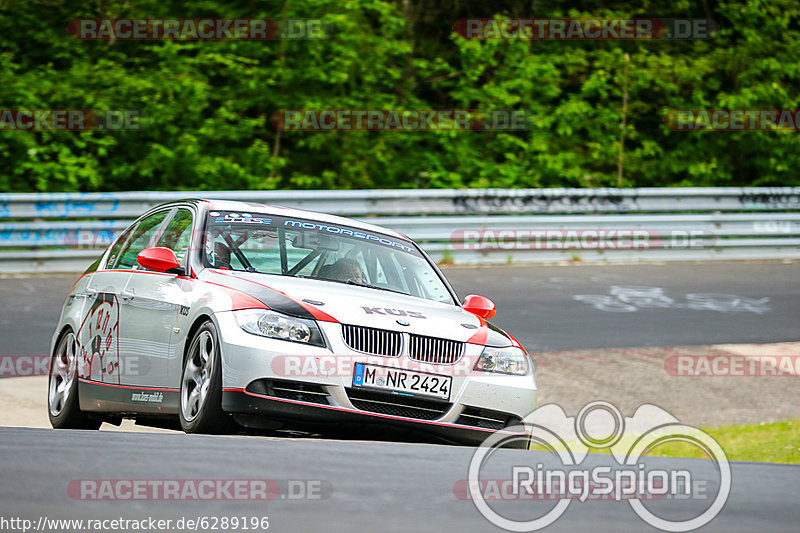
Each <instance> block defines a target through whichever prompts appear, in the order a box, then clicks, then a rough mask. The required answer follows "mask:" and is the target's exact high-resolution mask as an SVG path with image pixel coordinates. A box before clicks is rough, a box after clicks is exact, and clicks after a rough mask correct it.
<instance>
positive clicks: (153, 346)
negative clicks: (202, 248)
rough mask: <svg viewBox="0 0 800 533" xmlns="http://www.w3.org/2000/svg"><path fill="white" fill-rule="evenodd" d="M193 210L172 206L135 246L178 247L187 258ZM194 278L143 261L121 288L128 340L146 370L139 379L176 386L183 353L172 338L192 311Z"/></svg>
mask: <svg viewBox="0 0 800 533" xmlns="http://www.w3.org/2000/svg"><path fill="white" fill-rule="evenodd" d="M193 222H194V213H193V211H192V210H191V209H190V208H188V207H177V208H173V210H172V211H171V213H170V215H169V217H168V218H167V219H166V220H165V221H164V223H163V224H162V225H161V227H160V228H158V230H157V232H156V233H154V234H153V235H152V237H151V239H150V240H149V241H147V242H145V241H142V242H141V243H139V244H138V245H137V246H136V247H135V248H136V249H135V250H132V251H135V252H136V253H137V254H138V253H139V252H140V251H141V250H143V249H144V248H147V247H150V246H163V247H166V248H169V249H171V250H172V251H174V252H175V255H176V256H177V257H178V260H179V261H180V262H181V264H184V265H185V264H186V256H187V255H188V251H189V246H190V241H191V236H192V224H193ZM191 288H192V281H191V280H190V279H187V278H186V277H179V276H178V275H177V274H169V273H163V272H152V271H149V270H146V269H145V268H144V267H142V266H141V265H137V266H135V267H134V268H133V271H132V272H131V275H130V277H129V278H128V282H127V284H126V286H125V289H124V290H123V291H122V298H123V306H122V309H123V319H124V321H125V342H126V345H127V347H128V348H129V349H130V350H131V353H133V354H135V355H136V357H137V359H138V360H140V361H141V366H142V367H143V368H144V369H146V372H143V375H142V376H141V379H140V381H139V382H138V383H137V384H138V385H143V386H145V385H146V386H149V387H159V388H166V389H173V388H177V387H178V383H179V377H178V376H177V374H176V370H175V369H176V368H178V367H179V365H176V364H173V362H174V361H175V359H176V358H177V357H179V356H180V354H177V353H176V350H175V347H174V346H173V344H174V343H173V342H172V339H173V337H174V336H176V335H177V334H179V333H180V330H181V328H182V327H184V325H183V320H184V319H185V316H186V315H187V314H188V309H189V307H188V305H189V301H190V297H189V293H190V292H191Z"/></svg>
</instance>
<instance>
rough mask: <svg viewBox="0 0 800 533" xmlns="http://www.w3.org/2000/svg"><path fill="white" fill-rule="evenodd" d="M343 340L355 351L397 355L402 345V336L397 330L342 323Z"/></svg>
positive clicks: (390, 355) (389, 355)
mask: <svg viewBox="0 0 800 533" xmlns="http://www.w3.org/2000/svg"><path fill="white" fill-rule="evenodd" d="M342 336H343V337H344V342H345V344H347V346H349V347H350V348H352V349H353V350H355V351H357V352H363V353H368V354H372V355H383V356H388V357H397V356H399V355H400V349H401V347H402V345H403V336H402V334H400V333H398V332H397V331H389V330H386V329H376V328H367V327H364V326H350V325H347V324H343V325H342Z"/></svg>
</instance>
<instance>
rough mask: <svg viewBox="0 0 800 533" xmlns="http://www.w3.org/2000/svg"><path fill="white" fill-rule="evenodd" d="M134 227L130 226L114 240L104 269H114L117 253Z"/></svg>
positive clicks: (117, 257)
mask: <svg viewBox="0 0 800 533" xmlns="http://www.w3.org/2000/svg"><path fill="white" fill-rule="evenodd" d="M135 228H136V226H130V227H129V228H128V229H126V230H125V231H124V232H123V233H122V234H121V235H120V236H119V238H118V239H117V240H116V242H115V243H114V246H112V247H111V252H110V253H109V254H108V261H106V269H112V268H116V264H117V260H118V259H119V252H120V250H122V247H123V246H125V243H126V242H128V239H129V238H130V236H131V232H132V231H133V230H134V229H135Z"/></svg>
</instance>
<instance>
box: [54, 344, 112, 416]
mask: <svg viewBox="0 0 800 533" xmlns="http://www.w3.org/2000/svg"><path fill="white" fill-rule="evenodd" d="M76 345H77V341H76V340H75V333H73V332H72V330H71V329H68V330H67V331H65V332H64V333H63V334H62V335H61V338H59V339H58V342H57V343H56V349H55V350H54V351H53V355H52V357H51V358H50V370H49V372H48V380H47V414H48V415H49V417H50V424H51V425H52V426H53V427H54V428H56V429H94V430H96V429H100V426H101V425H102V423H103V422H102V421H100V420H96V419H93V418H89V416H88V415H87V414H86V413H84V412H83V411H81V409H80V404H79V402H78V356H77V353H76Z"/></svg>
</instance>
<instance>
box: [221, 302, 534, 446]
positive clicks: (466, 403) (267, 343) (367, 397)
mask: <svg viewBox="0 0 800 533" xmlns="http://www.w3.org/2000/svg"><path fill="white" fill-rule="evenodd" d="M217 320H218V322H219V326H220V332H221V344H222V346H221V347H222V354H223V398H222V399H223V401H222V408H223V410H225V411H227V412H230V413H234V414H243V415H257V416H262V417H268V418H271V419H274V420H283V421H289V422H293V423H308V424H315V423H322V424H326V423H339V424H340V423H349V422H353V423H367V422H368V423H371V424H374V423H376V422H381V423H383V424H388V425H392V426H397V427H405V428H411V429H414V430H417V431H421V432H424V433H427V434H432V435H436V436H439V437H442V438H445V439H448V440H452V441H456V442H462V443H473V444H477V443H480V442H482V441H483V440H484V439H485V438H486V437H487V436H488V435H489V434H491V433H493V432H496V431H499V430H503V428H505V427H510V426H516V425H518V424H519V423H520V421H521V420H524V419H525V418H526V417H527V416H528V415H529V414H530V413H531V412H533V410H534V409H535V408H536V399H537V388H536V379H535V375H534V373H533V372H531V373H530V374H529V375H524V376H511V375H501V374H491V373H485V372H476V371H473V370H472V367H473V366H474V363H475V361H476V360H477V358H478V356H479V355H480V353H481V351H482V349H483V347H482V346H479V345H473V344H467V345H466V352H465V355H464V356H463V358H462V359H461V360H460V361H459V362H457V363H456V364H454V365H433V366H431V365H427V366H426V365H424V364H421V363H418V362H414V361H411V360H409V359H407V356H406V355H405V354H404V355H401V356H400V357H378V356H373V355H366V354H362V353H358V352H355V351H354V350H352V349H350V348H349V347H348V346H346V345H345V344H344V341H343V340H342V335H341V325H340V324H335V323H327V322H320V323H319V325H320V328H321V330H322V332H323V335H324V336H325V337H326V340H327V342H328V346H330V349H328V348H320V347H315V346H307V345H303V344H298V343H290V342H285V341H279V340H273V339H268V338H265V337H259V336H257V335H252V334H249V333H247V332H245V331H243V330H241V328H239V326H238V325H237V324H236V322H235V319H234V318H233V316H232V314H231V313H219V314H218V315H217ZM357 362H366V363H371V364H379V365H385V366H399V367H401V368H407V369H409V370H418V371H425V372H431V373H437V374H441V375H450V376H452V387H451V394H450V398H449V400H448V401H439V400H435V399H431V398H429V397H424V396H423V397H415V398H407V397H400V396H397V395H392V394H389V393H386V392H381V391H375V390H372V389H369V390H365V389H361V388H354V387H353V368H354V365H355V363H357ZM292 391H294V392H292Z"/></svg>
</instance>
